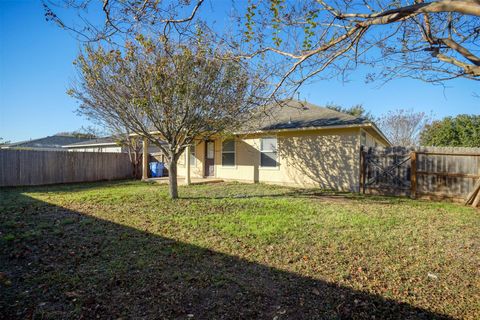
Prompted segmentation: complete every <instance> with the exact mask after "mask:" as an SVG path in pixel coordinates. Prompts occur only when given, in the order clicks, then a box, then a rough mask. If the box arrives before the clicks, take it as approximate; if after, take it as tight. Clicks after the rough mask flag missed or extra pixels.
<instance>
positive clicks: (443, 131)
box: [420, 114, 480, 147]
mask: <svg viewBox="0 0 480 320" xmlns="http://www.w3.org/2000/svg"><path fill="white" fill-rule="evenodd" d="M420 142H421V144H422V145H426V146H438V147H480V116H478V115H468V114H461V115H458V116H456V117H446V118H444V119H443V120H439V121H434V122H433V123H432V124H430V125H427V126H426V127H425V129H424V130H423V131H422V133H421V134H420Z"/></svg>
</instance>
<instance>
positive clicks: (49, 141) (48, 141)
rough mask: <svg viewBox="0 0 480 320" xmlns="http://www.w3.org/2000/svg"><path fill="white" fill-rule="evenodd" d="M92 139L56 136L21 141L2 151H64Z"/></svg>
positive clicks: (7, 146) (3, 147)
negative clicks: (67, 146) (74, 144)
mask: <svg viewBox="0 0 480 320" xmlns="http://www.w3.org/2000/svg"><path fill="white" fill-rule="evenodd" d="M89 140H91V139H90V138H78V137H73V136H63V135H55V136H49V137H44V138H39V139H33V140H28V141H20V142H15V143H10V144H8V145H5V146H2V149H30V150H64V149H63V148H62V147H63V146H65V145H68V144H72V143H79V142H84V141H89Z"/></svg>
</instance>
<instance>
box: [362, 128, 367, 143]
mask: <svg viewBox="0 0 480 320" xmlns="http://www.w3.org/2000/svg"><path fill="white" fill-rule="evenodd" d="M360 145H362V146H366V145H367V133H366V132H365V131H363V130H362V131H361V136H360Z"/></svg>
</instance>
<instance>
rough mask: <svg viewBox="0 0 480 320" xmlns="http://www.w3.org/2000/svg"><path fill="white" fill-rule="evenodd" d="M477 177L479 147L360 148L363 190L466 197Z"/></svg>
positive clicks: (398, 193) (430, 196)
mask: <svg viewBox="0 0 480 320" xmlns="http://www.w3.org/2000/svg"><path fill="white" fill-rule="evenodd" d="M479 178H480V148H440V147H417V148H413V147H412V148H407V147H388V148H379V147H375V148H372V147H370V148H363V147H362V149H361V153H360V188H361V190H362V192H363V193H373V194H385V195H404V196H411V197H413V198H415V197H417V196H418V197H423V198H425V197H426V198H435V199H439V198H440V199H450V200H454V201H465V199H466V198H467V197H468V194H469V193H470V192H472V190H473V189H474V185H475V182H476V181H477V180H478V179H479Z"/></svg>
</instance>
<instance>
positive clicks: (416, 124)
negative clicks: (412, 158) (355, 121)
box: [376, 109, 432, 147]
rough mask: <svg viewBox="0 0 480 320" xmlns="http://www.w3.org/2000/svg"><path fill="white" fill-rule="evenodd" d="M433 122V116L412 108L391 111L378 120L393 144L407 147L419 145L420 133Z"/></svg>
mask: <svg viewBox="0 0 480 320" xmlns="http://www.w3.org/2000/svg"><path fill="white" fill-rule="evenodd" d="M431 122H432V118H431V116H429V115H427V114H426V113H424V112H415V111H413V110H411V109H410V110H405V109H397V110H394V111H389V112H387V113H386V114H384V115H382V116H381V117H380V118H379V119H378V120H377V121H376V123H377V125H378V126H379V127H380V129H381V130H382V131H383V133H385V135H386V136H387V138H388V139H389V140H390V142H391V143H392V144H393V145H396V146H405V147H406V146H416V145H418V143H419V136H420V133H421V132H422V131H423V129H424V128H425V126H427V125H428V124H430V123H431Z"/></svg>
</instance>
